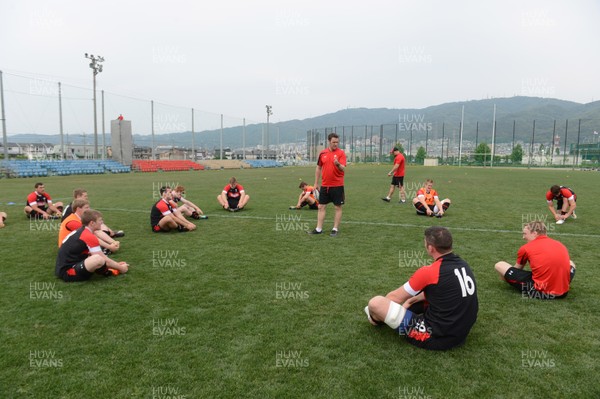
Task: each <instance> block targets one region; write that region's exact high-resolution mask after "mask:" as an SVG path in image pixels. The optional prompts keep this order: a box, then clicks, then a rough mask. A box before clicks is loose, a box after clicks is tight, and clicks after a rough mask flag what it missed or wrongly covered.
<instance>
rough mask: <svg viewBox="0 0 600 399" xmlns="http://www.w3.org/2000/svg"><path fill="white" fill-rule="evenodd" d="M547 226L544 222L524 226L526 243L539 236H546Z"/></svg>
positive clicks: (537, 221) (536, 221)
mask: <svg viewBox="0 0 600 399" xmlns="http://www.w3.org/2000/svg"><path fill="white" fill-rule="evenodd" d="M546 231H547V230H546V225H545V224H544V222H542V221H539V220H535V221H533V222H529V223H525V225H523V239H524V240H525V241H532V240H535V239H536V238H537V237H538V236H545V235H546Z"/></svg>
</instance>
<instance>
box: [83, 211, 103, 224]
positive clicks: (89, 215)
mask: <svg viewBox="0 0 600 399" xmlns="http://www.w3.org/2000/svg"><path fill="white" fill-rule="evenodd" d="M101 217H102V214H101V213H100V212H99V211H96V210H94V209H88V210H87V211H85V212H83V215H81V224H82V225H84V226H87V225H88V224H90V222H95V221H97V220H98V219H100V218H101Z"/></svg>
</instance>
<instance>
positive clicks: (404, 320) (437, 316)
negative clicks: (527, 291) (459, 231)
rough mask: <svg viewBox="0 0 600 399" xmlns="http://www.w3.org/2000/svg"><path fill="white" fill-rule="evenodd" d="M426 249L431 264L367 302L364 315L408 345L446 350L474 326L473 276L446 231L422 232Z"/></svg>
mask: <svg viewBox="0 0 600 399" xmlns="http://www.w3.org/2000/svg"><path fill="white" fill-rule="evenodd" d="M425 249H426V251H427V253H428V254H429V256H431V257H432V258H433V259H434V262H433V263H432V264H430V265H427V266H423V267H421V268H420V269H418V270H417V271H416V272H415V273H414V274H413V275H412V276H411V277H410V278H409V279H408V281H407V282H406V283H404V285H402V286H401V287H400V288H398V289H396V290H394V291H392V292H390V293H388V294H387V295H386V296H376V297H374V298H372V299H371V300H370V301H369V305H368V306H367V307H366V308H365V312H366V313H367V318H368V319H369V322H370V323H371V324H373V325H379V324H387V325H388V326H389V327H391V328H393V329H394V330H397V331H398V333H399V334H400V335H404V336H405V337H406V339H407V340H408V342H409V343H410V344H412V345H415V346H417V347H419V348H424V349H432V350H446V349H451V348H453V347H455V346H458V345H461V344H463V343H464V342H465V340H466V339H467V335H468V334H469V331H471V327H473V325H474V324H475V321H476V320H477V312H478V310H479V302H478V300H477V287H476V283H475V276H474V275H473V272H472V271H471V268H470V267H469V265H468V264H467V262H465V261H464V260H463V259H461V258H460V257H459V256H458V255H455V254H454V253H453V252H452V235H451V234H450V231H449V230H448V229H446V228H445V227H439V226H433V227H429V228H428V229H427V230H425Z"/></svg>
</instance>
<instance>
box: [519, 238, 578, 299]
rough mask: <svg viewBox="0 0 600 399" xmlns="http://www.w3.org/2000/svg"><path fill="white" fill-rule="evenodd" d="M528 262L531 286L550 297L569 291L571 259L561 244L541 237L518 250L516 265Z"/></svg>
mask: <svg viewBox="0 0 600 399" xmlns="http://www.w3.org/2000/svg"><path fill="white" fill-rule="evenodd" d="M528 262H529V266H530V267H531V275H532V278H533V286H534V288H535V289H536V290H538V291H540V292H544V293H546V294H551V295H557V296H560V295H563V294H565V293H566V292H568V291H569V283H570V280H571V279H570V273H571V258H570V256H569V251H568V250H567V247H565V246H564V245H563V244H562V243H561V242H559V241H556V240H553V239H552V238H550V237H548V236H546V235H542V236H538V237H537V238H536V239H535V240H533V241H530V242H528V243H527V244H525V245H523V246H522V247H521V248H519V252H517V263H518V264H519V265H523V266H525V265H526V264H527V263H528Z"/></svg>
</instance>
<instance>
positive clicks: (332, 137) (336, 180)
mask: <svg viewBox="0 0 600 399" xmlns="http://www.w3.org/2000/svg"><path fill="white" fill-rule="evenodd" d="M327 142H328V147H327V148H326V149H324V150H323V151H321V153H320V154H319V159H318V161H317V168H316V170H315V184H314V187H318V183H319V177H321V188H320V190H319V213H318V215H317V227H316V228H315V229H314V230H311V231H308V232H307V233H308V234H321V233H322V232H323V222H324V221H325V212H326V207H327V204H328V203H330V202H333V205H334V206H335V216H334V218H333V229H332V230H331V233H330V234H329V235H330V236H331V237H336V236H337V235H338V228H339V226H340V222H341V220H342V205H344V170H345V169H346V153H345V152H344V151H343V150H341V149H340V148H338V146H339V144H340V137H339V136H338V135H337V134H335V133H330V134H329V136H327Z"/></svg>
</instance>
